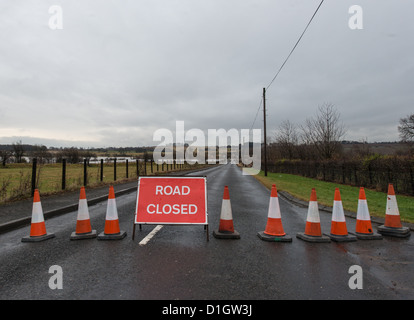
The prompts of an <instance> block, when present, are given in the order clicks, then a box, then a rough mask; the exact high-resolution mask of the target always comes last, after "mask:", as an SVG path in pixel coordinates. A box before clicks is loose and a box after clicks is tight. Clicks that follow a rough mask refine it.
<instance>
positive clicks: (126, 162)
mask: <svg viewBox="0 0 414 320" xmlns="http://www.w3.org/2000/svg"><path fill="white" fill-rule="evenodd" d="M125 164H126V168H125V170H126V178H127V179H128V159H126V160H125Z"/></svg>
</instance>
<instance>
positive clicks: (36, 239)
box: [22, 233, 55, 242]
mask: <svg viewBox="0 0 414 320" xmlns="http://www.w3.org/2000/svg"><path fill="white" fill-rule="evenodd" d="M54 237H55V234H54V233H46V234H45V235H43V236H36V237H32V236H27V237H24V238H22V242H40V241H44V240H47V239H52V238H54Z"/></svg>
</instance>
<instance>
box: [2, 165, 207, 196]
mask: <svg viewBox="0 0 414 320" xmlns="http://www.w3.org/2000/svg"><path fill="white" fill-rule="evenodd" d="M200 166H203V165H201V164H189V163H187V162H184V161H177V160H174V161H170V162H163V163H160V164H157V163H155V162H154V161H153V159H147V160H145V159H135V160H124V161H122V162H121V161H117V159H116V158H113V159H107V160H105V161H104V160H103V159H101V160H100V161H98V162H95V163H90V162H88V161H87V159H85V160H84V161H83V163H75V164H72V163H67V162H66V161H65V159H63V160H62V162H61V163H51V164H44V163H41V162H40V161H39V162H38V161H37V159H36V158H33V159H32V161H31V163H20V164H8V165H7V166H5V167H1V168H0V203H5V202H9V201H14V200H19V199H24V198H27V197H30V196H33V193H34V190H35V189H38V190H39V192H40V193H41V194H54V193H57V192H61V191H65V190H66V191H67V190H76V189H78V188H80V187H81V186H85V187H86V186H89V187H96V186H100V185H106V184H109V183H119V182H126V181H128V180H134V179H137V178H138V177H139V176H146V175H159V174H165V173H168V172H173V171H179V170H188V169H195V168H198V167H200Z"/></svg>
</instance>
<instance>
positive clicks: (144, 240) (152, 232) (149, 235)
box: [139, 224, 162, 246]
mask: <svg viewBox="0 0 414 320" xmlns="http://www.w3.org/2000/svg"><path fill="white" fill-rule="evenodd" d="M161 229H162V225H160V224H159V225H157V226H156V227H155V228H154V229H152V231H151V232H150V233H148V235H147V236H146V237H145V238H144V239H142V240H141V242H140V243H139V245H140V246H145V245H146V244H147V243H148V241H150V240H151V238H152V237H153V236H155V234H156V233H157V232H158V231H160V230H161Z"/></svg>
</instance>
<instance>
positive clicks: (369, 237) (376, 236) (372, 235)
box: [350, 232, 382, 240]
mask: <svg viewBox="0 0 414 320" xmlns="http://www.w3.org/2000/svg"><path fill="white" fill-rule="evenodd" d="M350 234H352V235H354V236H356V237H357V238H358V240H382V235H380V234H378V233H375V232H373V233H359V232H355V233H352V232H350Z"/></svg>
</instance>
